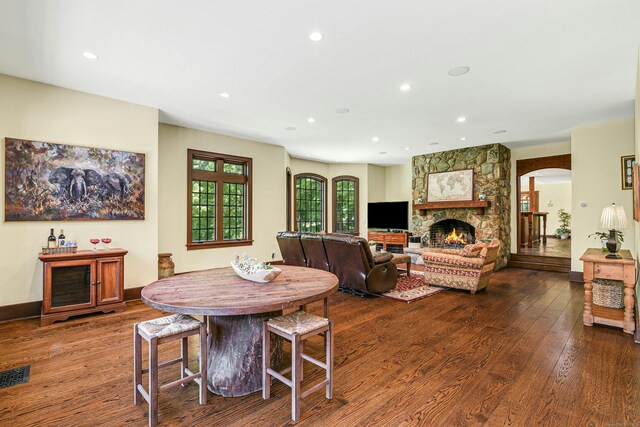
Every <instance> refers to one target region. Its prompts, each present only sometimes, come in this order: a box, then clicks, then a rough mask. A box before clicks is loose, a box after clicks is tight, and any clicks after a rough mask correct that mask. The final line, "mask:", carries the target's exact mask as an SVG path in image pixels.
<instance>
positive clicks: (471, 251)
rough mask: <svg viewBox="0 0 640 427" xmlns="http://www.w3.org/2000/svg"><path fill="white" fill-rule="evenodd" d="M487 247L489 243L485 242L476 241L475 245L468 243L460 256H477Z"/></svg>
mask: <svg viewBox="0 0 640 427" xmlns="http://www.w3.org/2000/svg"><path fill="white" fill-rule="evenodd" d="M486 247H487V245H486V244H484V243H476V244H475V245H466V246H465V247H464V248H463V249H462V251H461V252H460V256H463V257H467V258H477V257H478V256H479V255H480V252H481V251H482V250H483V249H484V248H486Z"/></svg>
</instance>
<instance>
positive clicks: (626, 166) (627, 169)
mask: <svg viewBox="0 0 640 427" xmlns="http://www.w3.org/2000/svg"><path fill="white" fill-rule="evenodd" d="M635 162H636V156H635V155H630V156H622V157H620V174H621V179H622V189H623V190H631V189H633V165H634V164H635Z"/></svg>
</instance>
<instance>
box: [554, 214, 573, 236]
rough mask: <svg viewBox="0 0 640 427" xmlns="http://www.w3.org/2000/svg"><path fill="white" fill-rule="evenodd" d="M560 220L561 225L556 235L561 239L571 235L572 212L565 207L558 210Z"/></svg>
mask: <svg viewBox="0 0 640 427" xmlns="http://www.w3.org/2000/svg"><path fill="white" fill-rule="evenodd" d="M558 220H559V221H560V227H558V229H557V230H556V237H559V238H561V239H563V240H564V239H568V238H569V237H571V229H570V228H569V226H570V225H571V214H570V213H569V212H567V211H565V210H564V209H559V210H558Z"/></svg>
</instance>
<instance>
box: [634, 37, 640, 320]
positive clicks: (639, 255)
mask: <svg viewBox="0 0 640 427" xmlns="http://www.w3.org/2000/svg"><path fill="white" fill-rule="evenodd" d="M636 67H637V70H636V100H635V107H636V110H635V129H634V130H635V153H636V162H640V45H639V47H638V64H637V66H636ZM633 191H640V189H634V190H633ZM633 224H634V231H635V237H636V245H635V248H634V249H635V251H634V256H635V257H636V260H640V222H636V221H634V222H633ZM639 291H640V284H638V285H636V295H638V292H639ZM637 298H638V297H637V296H636V299H637ZM636 307H638V304H636ZM638 315H639V314H638V313H636V316H638Z"/></svg>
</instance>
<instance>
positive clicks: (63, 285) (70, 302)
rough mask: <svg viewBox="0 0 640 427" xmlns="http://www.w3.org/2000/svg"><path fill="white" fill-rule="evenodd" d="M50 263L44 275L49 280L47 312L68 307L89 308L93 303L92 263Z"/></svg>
mask: <svg viewBox="0 0 640 427" xmlns="http://www.w3.org/2000/svg"><path fill="white" fill-rule="evenodd" d="M56 264H57V263H51V264H50V266H49V268H48V271H47V272H46V273H45V274H46V275H48V276H49V277H48V279H49V280H50V281H49V283H50V290H49V292H50V294H49V301H47V302H48V304H46V305H48V307H45V309H48V311H58V310H57V309H61V308H64V309H68V308H70V307H74V308H82V307H91V306H93V305H94V304H95V302H94V299H95V297H94V293H95V291H94V289H93V288H94V286H93V285H92V284H93V283H94V281H95V279H94V272H93V268H92V267H93V262H92V261H80V262H76V263H74V264H73V265H69V264H70V263H67V264H62V263H61V264H62V265H56Z"/></svg>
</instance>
